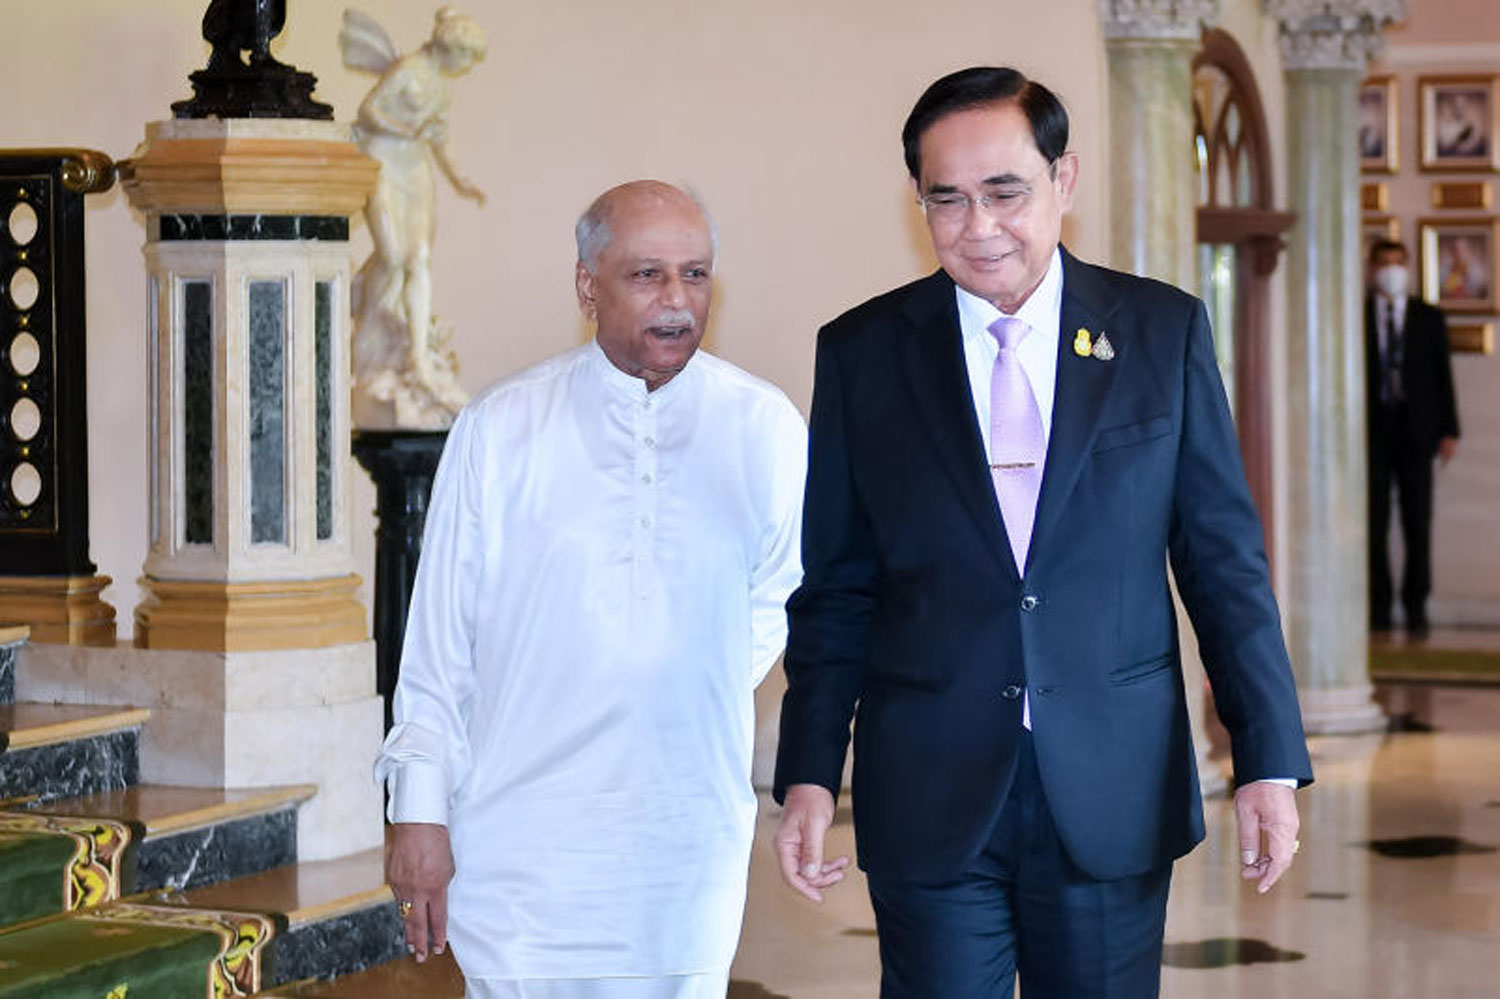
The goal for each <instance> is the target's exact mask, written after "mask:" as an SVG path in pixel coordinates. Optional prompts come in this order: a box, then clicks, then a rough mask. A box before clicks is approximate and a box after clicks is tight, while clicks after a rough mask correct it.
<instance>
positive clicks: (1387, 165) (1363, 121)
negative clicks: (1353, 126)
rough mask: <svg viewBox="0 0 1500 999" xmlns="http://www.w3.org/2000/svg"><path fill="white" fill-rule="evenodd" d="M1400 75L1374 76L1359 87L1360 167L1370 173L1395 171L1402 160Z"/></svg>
mask: <svg viewBox="0 0 1500 999" xmlns="http://www.w3.org/2000/svg"><path fill="white" fill-rule="evenodd" d="M1398 94H1399V89H1398V88H1397V86H1396V77H1395V76H1393V75H1390V74H1385V75H1383V76H1372V77H1370V78H1369V79H1367V80H1365V82H1364V83H1362V84H1360V86H1359V110H1358V119H1357V121H1358V128H1359V133H1358V134H1359V168H1360V169H1361V170H1363V171H1365V172H1366V173H1395V172H1396V169H1397V167H1398V165H1399V163H1400V149H1401V143H1400V140H1399V138H1398V136H1399V132H1398V131H1397V130H1398V127H1399V124H1400V121H1401V116H1400V115H1399V114H1398V113H1397V110H1398V105H1397V103H1396V101H1397V95H1398Z"/></svg>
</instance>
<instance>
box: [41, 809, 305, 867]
mask: <svg viewBox="0 0 1500 999" xmlns="http://www.w3.org/2000/svg"><path fill="white" fill-rule="evenodd" d="M316 793H317V786H316V785H313V784H298V785H293V786H290V787H259V788H242V789H222V788H199V787H168V786H165V785H157V784H137V785H135V786H133V787H127V788H121V789H118V790H112V791H100V792H98V793H95V794H90V795H83V796H80V797H76V798H63V799H59V800H56V801H52V802H49V803H47V804H45V805H41V806H38V807H37V808H35V809H34V810H33V811H34V812H36V813H41V814H47V815H66V816H70V817H76V818H95V819H114V820H118V821H123V822H127V823H131V824H133V825H138V826H139V827H140V828H142V829H143V830H144V832H143V835H142V837H141V840H140V843H139V845H138V846H137V848H136V857H135V871H134V875H135V876H134V885H135V890H137V891H148V890H153V889H160V888H167V889H185V888H197V887H200V886H202V885H209V884H216V883H218V882H220V881H227V880H229V879H231V878H237V877H241V876H243V875H246V874H255V873H258V872H260V871H264V870H267V869H268V868H272V867H280V866H283V865H286V864H290V863H294V862H295V861H296V859H297V808H298V806H299V805H301V804H302V803H303V802H305V801H307V800H308V799H309V798H311V797H312V796H313V795H314V794H316Z"/></svg>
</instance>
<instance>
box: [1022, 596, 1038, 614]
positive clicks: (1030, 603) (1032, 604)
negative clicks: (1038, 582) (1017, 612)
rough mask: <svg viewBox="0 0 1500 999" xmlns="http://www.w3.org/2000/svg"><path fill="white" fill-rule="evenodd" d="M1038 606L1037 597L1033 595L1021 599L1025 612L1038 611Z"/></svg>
mask: <svg viewBox="0 0 1500 999" xmlns="http://www.w3.org/2000/svg"><path fill="white" fill-rule="evenodd" d="M1036 605H1037V599H1036V596H1035V595H1033V594H1030V593H1028V594H1026V595H1025V596H1024V597H1022V598H1021V609H1022V610H1023V611H1031V610H1036Z"/></svg>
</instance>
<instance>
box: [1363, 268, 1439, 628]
mask: <svg viewBox="0 0 1500 999" xmlns="http://www.w3.org/2000/svg"><path fill="white" fill-rule="evenodd" d="M1370 277H1371V287H1370V292H1369V294H1368V295H1367V296H1366V297H1365V372H1366V385H1367V386H1368V392H1367V394H1366V398H1367V400H1368V402H1369V412H1368V420H1367V426H1368V427H1369V436H1370V627H1371V628H1372V629H1374V630H1376V631H1385V630H1387V629H1389V628H1390V626H1391V603H1392V594H1391V563H1390V554H1389V551H1388V547H1387V546H1388V545H1389V542H1390V530H1391V487H1392V485H1394V486H1395V488H1396V492H1397V494H1398V495H1399V496H1400V498H1401V541H1402V545H1403V548H1404V551H1405V560H1406V566H1405V569H1404V570H1403V571H1402V573H1401V605H1402V607H1404V608H1405V610H1406V628H1407V630H1408V631H1410V632H1412V633H1414V634H1419V635H1420V634H1425V633H1426V631H1427V594H1428V593H1429V592H1431V590H1432V460H1433V458H1434V457H1436V458H1438V459H1439V460H1440V461H1442V462H1443V463H1444V464H1447V463H1448V460H1449V459H1450V458H1452V457H1453V455H1454V454H1455V453H1456V452H1457V451H1458V407H1457V406H1456V405H1455V403H1454V400H1453V366H1452V363H1451V361H1450V358H1449V354H1448V324H1447V323H1445V322H1444V321H1443V314H1442V313H1441V312H1439V311H1438V310H1437V309H1435V308H1433V307H1432V306H1431V305H1428V304H1427V303H1426V302H1424V301H1422V300H1421V299H1420V298H1417V297H1416V296H1414V295H1411V294H1409V290H1410V285H1411V272H1410V271H1409V270H1408V269H1407V257H1406V247H1405V246H1404V245H1402V244H1401V243H1397V242H1394V241H1391V240H1381V241H1379V242H1377V243H1376V244H1375V245H1374V246H1372V247H1370Z"/></svg>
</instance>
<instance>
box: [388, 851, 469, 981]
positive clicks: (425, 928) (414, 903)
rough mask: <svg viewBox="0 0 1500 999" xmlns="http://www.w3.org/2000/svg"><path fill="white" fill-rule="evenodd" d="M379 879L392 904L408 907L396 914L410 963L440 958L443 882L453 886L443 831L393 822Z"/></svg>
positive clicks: (444, 928) (444, 930)
mask: <svg viewBox="0 0 1500 999" xmlns="http://www.w3.org/2000/svg"><path fill="white" fill-rule="evenodd" d="M385 879H386V881H387V882H389V883H390V886H391V891H392V892H394V893H395V895H396V902H397V903H398V904H401V903H408V902H409V903H411V908H409V909H406V907H405V905H402V908H403V909H406V911H405V912H404V913H403V914H402V917H401V919H402V922H403V923H405V924H406V949H407V950H408V951H410V952H411V953H412V954H413V955H414V956H415V957H416V959H417V960H418V961H419V962H420V961H425V960H427V955H428V953H429V948H430V952H431V953H433V954H441V953H442V952H443V948H445V947H446V946H447V945H448V882H449V881H451V880H453V849H452V847H451V846H450V845H449V843H448V827H447V826H440V825H434V824H432V823H429V822H397V823H395V824H393V825H392V826H391V852H390V853H389V854H388V855H387V856H386V859H385Z"/></svg>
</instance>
